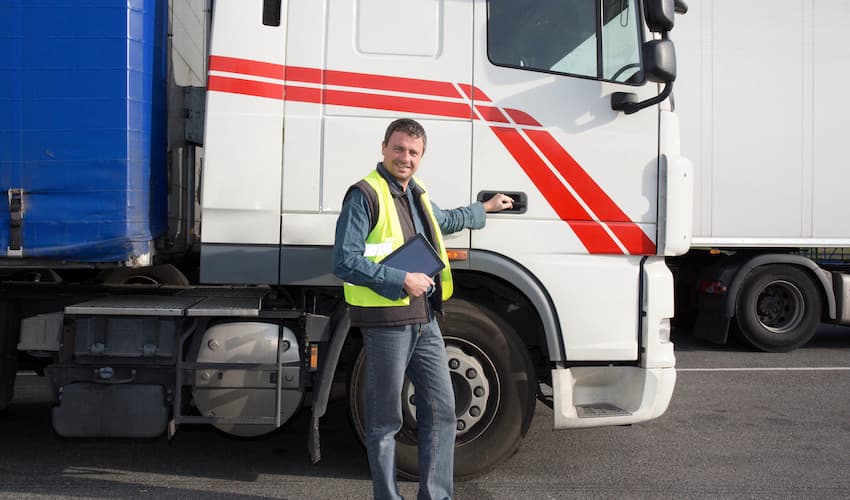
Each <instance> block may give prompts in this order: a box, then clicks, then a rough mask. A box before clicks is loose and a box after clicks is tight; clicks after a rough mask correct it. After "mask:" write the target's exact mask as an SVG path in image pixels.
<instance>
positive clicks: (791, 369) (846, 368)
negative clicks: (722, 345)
mask: <svg viewBox="0 0 850 500" xmlns="http://www.w3.org/2000/svg"><path fill="white" fill-rule="evenodd" d="M676 371H677V372H809V371H813V372H848V371H850V366H794V367H778V366H777V367H770V368H676Z"/></svg>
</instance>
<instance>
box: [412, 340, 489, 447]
mask: <svg viewBox="0 0 850 500" xmlns="http://www.w3.org/2000/svg"><path fill="white" fill-rule="evenodd" d="M444 340H445V342H446V354H447V355H448V360H449V374H450V376H451V380H452V388H453V390H454V395H455V415H456V416H457V437H456V445H462V444H463V443H468V442H470V441H473V440H475V438H477V437H478V436H480V435H481V434H482V433H483V432H484V431H486V430H487V429H488V428H489V427H490V424H492V423H493V419H494V417H495V416H496V410H497V409H498V407H499V394H500V381H499V376H498V373H497V372H496V368H495V365H494V363H493V361H492V360H491V359H490V357H489V356H488V355H487V354H486V353H485V352H484V351H482V350H481V349H480V348H478V347H477V346H476V345H474V344H472V343H470V342H468V341H466V340H463V339H459V338H456V337H444ZM402 411H403V414H404V429H403V430H402V434H403V435H405V436H406V437H407V438H408V439H410V440H415V435H416V432H415V430H416V404H415V390H414V387H413V384H412V383H410V380H405V383H404V387H403V388H402Z"/></svg>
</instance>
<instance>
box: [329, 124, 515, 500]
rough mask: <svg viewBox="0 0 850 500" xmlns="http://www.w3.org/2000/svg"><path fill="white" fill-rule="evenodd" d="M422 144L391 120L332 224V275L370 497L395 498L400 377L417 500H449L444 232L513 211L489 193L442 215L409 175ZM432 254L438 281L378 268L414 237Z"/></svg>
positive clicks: (414, 132)
mask: <svg viewBox="0 0 850 500" xmlns="http://www.w3.org/2000/svg"><path fill="white" fill-rule="evenodd" d="M426 143H427V138H426V135H425V129H424V128H422V125H420V124H419V123H418V122H416V121H414V120H410V119H399V120H396V121H394V122H392V123H391V124H390V125H389V127H388V128H387V130H386V133H385V134H384V140H383V142H382V143H381V153H382V155H383V161H382V162H380V163H378V165H377V167H376V169H375V170H373V171H372V172H371V173H370V174H369V175H367V176H366V177H365V178H364V179H363V180H361V181H360V182H358V183H357V184H354V185H353V186H351V187H350V188H349V190H348V192H347V193H346V196H345V200H344V202H343V206H342V211H341V213H340V216H339V220H338V221H337V226H336V243H335V245H334V274H335V275H336V276H338V277H339V278H340V279H342V280H343V281H344V282H345V285H344V291H345V300H346V302H347V303H348V304H349V309H350V313H351V324H352V326H356V327H359V328H360V330H361V332H362V333H363V342H364V348H365V350H366V365H365V373H366V384H365V386H366V403H365V411H364V414H365V423H366V429H365V431H366V450H367V454H368V456H369V468H370V470H371V473H372V486H373V493H374V496H375V498H379V499H383V498H401V496H400V495H399V493H398V489H397V486H396V480H395V434H396V432H398V431H399V429H401V425H402V408H401V390H402V384H403V382H404V376H405V374H407V376H408V377H409V378H410V380H411V382H413V385H414V387H415V389H416V427H417V433H418V445H419V497H420V498H435V499H436V498H439V499H442V498H451V495H452V469H453V467H454V440H455V429H456V426H457V420H456V417H455V410H454V393H453V390H452V384H451V379H450V377H449V369H448V361H447V356H446V351H445V346H444V344H443V340H442V335H441V333H440V327H439V326H438V325H437V321H436V319H435V313H438V312H441V311H442V307H443V301H444V300H446V299H448V298H449V297H450V296H451V293H452V280H451V271H450V270H449V266H448V264H449V262H448V257H447V256H446V249H445V245H444V244H443V236H442V235H443V234H449V233H453V232H456V231H460V230H462V229H464V228H471V229H479V228H482V227H484V223H485V211H499V210H503V209H505V208H510V207H511V206H513V200H512V199H511V198H510V197H508V196H505V195H503V194H497V195H496V196H494V197H493V198H491V199H490V200H488V201H487V202H485V203H473V204H472V205H469V206H467V207H462V208H456V209H454V210H440V208H439V207H438V206H437V205H435V204H432V203H431V202H430V198H429V193H428V192H427V190H426V189H425V187H424V186H423V184H422V183H421V182H420V181H418V180H417V179H416V178H415V177H413V174H415V173H416V171H417V170H418V168H419V164H420V162H421V160H422V156H423V155H424V154H425V147H426ZM417 233H418V234H423V235H424V236H425V237H426V238H428V240H429V241H430V242H431V244H432V245H433V246H434V248H435V249H437V251H438V252H439V254H440V256H441V258H442V260H443V262H444V264H445V265H446V267H445V269H444V270H443V271H442V272H441V273H440V274H439V275H437V276H435V277H433V278H432V277H431V276H428V275H425V274H422V273H410V272H405V271H402V270H400V269H396V268H392V267H389V266H385V265H382V264H381V263H380V261H381V260H382V259H383V258H384V257H386V256H387V255H388V254H389V253H391V252H392V251H393V250H394V249H396V248H398V247H400V246H401V245H402V244H403V243H404V242H405V241H408V240H410V239H411V238H413V237H414V236H415V235H416V234H417Z"/></svg>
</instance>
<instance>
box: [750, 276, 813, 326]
mask: <svg viewBox="0 0 850 500" xmlns="http://www.w3.org/2000/svg"><path fill="white" fill-rule="evenodd" d="M804 313H805V301H804V300H803V293H802V292H801V291H800V289H799V288H797V286H796V285H794V284H793V283H791V282H789V281H784V280H780V281H774V282H771V283H768V284H767V285H766V286H765V287H764V288H763V289H762V290H761V292H759V294H758V296H757V298H756V314H757V315H758V319H759V322H760V323H761V324H762V326H763V327H764V328H765V329H766V330H768V331H769V332H771V333H776V334H784V333H788V332H790V331H792V330H794V329H795V328H797V327H798V326H799V325H800V323H801V322H802V321H803V315H804Z"/></svg>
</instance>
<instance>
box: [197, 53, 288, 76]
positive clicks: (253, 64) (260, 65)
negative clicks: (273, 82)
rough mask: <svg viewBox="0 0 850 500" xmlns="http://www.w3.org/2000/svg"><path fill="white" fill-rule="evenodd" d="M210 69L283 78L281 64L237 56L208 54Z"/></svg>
mask: <svg viewBox="0 0 850 500" xmlns="http://www.w3.org/2000/svg"><path fill="white" fill-rule="evenodd" d="M210 71H226V72H228V73H242V74H243V75H253V76H262V77H265V78H276V79H278V80H281V79H283V66H282V65H280V64H274V63H267V62H262V61H252V60H251V59H240V58H238V57H225V56H210Z"/></svg>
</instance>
